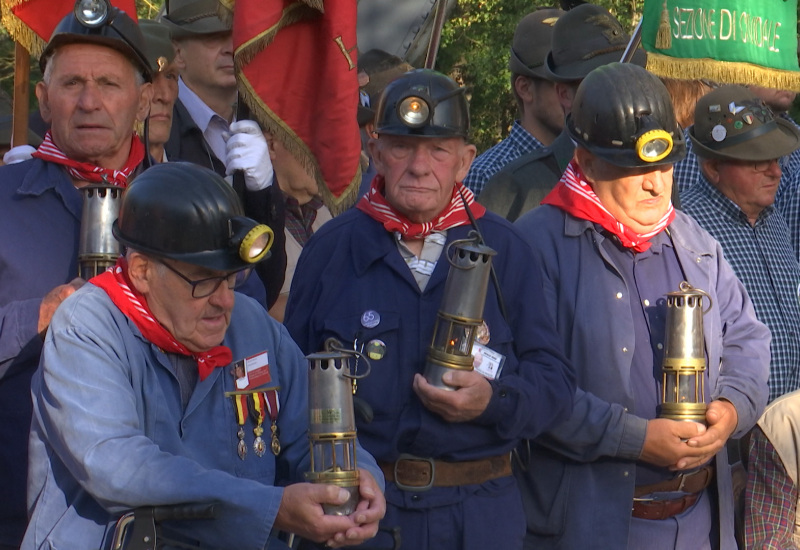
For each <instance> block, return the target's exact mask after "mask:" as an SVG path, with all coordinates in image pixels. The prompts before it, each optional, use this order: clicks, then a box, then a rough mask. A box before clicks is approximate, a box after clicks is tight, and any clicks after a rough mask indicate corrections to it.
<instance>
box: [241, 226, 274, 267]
mask: <svg viewBox="0 0 800 550" xmlns="http://www.w3.org/2000/svg"><path fill="white" fill-rule="evenodd" d="M274 239H275V235H274V234H273V233H272V229H270V228H269V226H267V225H263V224H260V225H257V226H255V227H254V228H252V229H251V230H250V231H248V232H247V234H246V235H245V236H244V238H243V239H242V242H241V244H240V245H239V257H240V258H241V259H242V260H244V261H245V262H247V263H250V264H254V263H256V262H259V261H261V260H263V259H264V257H265V256H266V255H267V253H268V252H269V249H270V248H272V242H273V240H274Z"/></svg>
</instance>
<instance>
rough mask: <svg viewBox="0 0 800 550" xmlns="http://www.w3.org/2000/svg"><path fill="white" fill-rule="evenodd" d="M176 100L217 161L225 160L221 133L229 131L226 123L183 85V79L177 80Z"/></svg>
mask: <svg viewBox="0 0 800 550" xmlns="http://www.w3.org/2000/svg"><path fill="white" fill-rule="evenodd" d="M178 99H180V100H181V102H182V103H183V106H184V107H186V110H187V111H188V112H189V114H190V115H191V117H192V120H194V123H195V124H197V127H198V128H200V130H201V131H202V132H203V137H204V138H205V139H206V143H208V146H209V147H211V151H212V152H213V153H214V154H215V155H216V156H217V158H218V159H220V160H224V159H225V138H223V137H222V135H223V132H227V131H229V130H230V124H228V121H227V120H225V119H224V118H222V117H221V116H219V115H218V114H217V113H215V112H214V111H213V110H212V109H211V107H209V106H208V105H206V104H205V102H204V101H203V100H202V99H200V96H198V95H197V94H196V93H194V92H193V91H192V90H190V89H189V87H188V86H187V85H186V84H184V82H183V79H182V78H179V79H178Z"/></svg>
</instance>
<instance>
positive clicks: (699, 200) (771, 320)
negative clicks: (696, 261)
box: [681, 177, 800, 401]
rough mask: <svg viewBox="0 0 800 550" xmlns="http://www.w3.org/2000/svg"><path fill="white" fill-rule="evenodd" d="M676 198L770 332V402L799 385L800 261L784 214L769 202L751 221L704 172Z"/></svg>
mask: <svg viewBox="0 0 800 550" xmlns="http://www.w3.org/2000/svg"><path fill="white" fill-rule="evenodd" d="M681 200H682V203H683V210H684V211H685V212H686V213H688V214H689V215H690V216H692V217H694V218H695V219H696V220H697V222H698V223H699V224H700V225H701V226H702V227H703V228H704V229H705V230H706V231H708V232H709V233H711V235H712V236H713V237H714V238H716V239H717V240H718V241H719V242H720V244H721V245H722V249H723V251H724V253H725V257H726V259H727V260H728V262H729V263H730V264H731V267H733V270H734V272H735V273H736V276H737V277H738V278H739V280H741V281H742V283H743V284H744V286H745V288H747V292H748V294H750V297H751V299H752V300H753V305H754V307H755V310H756V316H757V317H758V319H759V320H760V321H761V322H763V323H764V324H765V325H767V327H769V329H770V331H771V332H772V342H771V344H770V352H771V354H772V360H771V363H770V376H769V390H770V392H769V393H770V395H769V398H770V401H771V400H773V399H775V398H776V397H778V396H780V395H783V394H785V393H788V392H790V391H793V390H796V389H798V388H800V303H799V302H798V295H797V290H798V283H800V263H798V260H797V256H796V254H795V253H794V250H793V248H792V245H791V240H790V238H789V229H788V227H787V226H786V222H785V221H784V219H783V217H782V216H781V215H780V213H779V212H778V211H777V210H775V208H774V207H772V206H770V207H767V208H765V209H764V211H763V212H761V214H759V216H758V218H757V219H756V223H755V225H753V226H751V225H750V223H749V221H748V219H747V216H746V215H745V214H744V213H743V212H742V210H741V209H740V208H739V207H738V206H737V205H736V204H735V203H734V202H733V201H731V200H730V199H728V198H727V197H726V196H725V195H723V194H722V193H721V192H720V191H719V190H718V189H716V188H715V187H713V186H712V185H711V184H710V183H709V182H708V180H707V179H706V178H705V177H702V178H701V180H700V182H699V183H698V184H697V185H695V186H693V187H692V189H690V190H689V191H687V192H686V193H685V194H684V196H683V197H682V199H681Z"/></svg>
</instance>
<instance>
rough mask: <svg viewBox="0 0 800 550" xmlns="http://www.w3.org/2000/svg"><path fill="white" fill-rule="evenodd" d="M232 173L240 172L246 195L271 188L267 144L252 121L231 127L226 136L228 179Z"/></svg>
mask: <svg viewBox="0 0 800 550" xmlns="http://www.w3.org/2000/svg"><path fill="white" fill-rule="evenodd" d="M236 170H241V171H242V172H244V183H245V185H246V186H247V190H248V191H260V190H262V189H266V188H267V187H269V186H270V185H272V175H273V174H274V170H273V168H272V161H271V160H270V158H269V148H268V147H267V140H266V138H264V134H263V132H262V131H261V128H260V127H259V126H258V123H257V122H255V121H253V120H238V121H236V122H234V123H233V124H231V130H230V134H229V135H228V136H227V137H226V139H225V174H227V175H229V176H230V175H231V174H233V173H234V172H235V171H236Z"/></svg>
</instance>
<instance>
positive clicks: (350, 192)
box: [221, 0, 361, 216]
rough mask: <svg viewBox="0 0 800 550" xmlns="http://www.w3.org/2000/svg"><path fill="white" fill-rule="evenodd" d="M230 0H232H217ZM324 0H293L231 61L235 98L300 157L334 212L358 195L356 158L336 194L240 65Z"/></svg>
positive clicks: (312, 12)
mask: <svg viewBox="0 0 800 550" xmlns="http://www.w3.org/2000/svg"><path fill="white" fill-rule="evenodd" d="M221 1H228V2H233V1H234V0H221ZM323 1H324V0H303V1H302V2H296V3H294V4H291V5H290V6H289V7H288V8H286V9H285V10H284V12H283V14H282V15H281V18H280V20H279V21H278V22H277V23H276V24H275V25H273V26H272V27H270V28H268V29H265V30H264V32H262V33H260V34H258V35H257V36H255V37H253V38H251V39H250V40H248V41H247V42H245V43H244V44H242V45H241V46H239V47H238V48H237V49H236V51H235V52H234V54H233V56H234V65H235V67H236V79H237V81H238V84H239V98H240V101H244V103H245V105H247V107H248V108H249V109H250V113H251V115H252V116H253V118H255V120H256V121H258V123H259V124H261V127H262V128H264V129H265V130H266V131H267V132H269V133H270V134H272V136H273V137H274V138H275V139H277V140H278V141H280V142H281V143H282V144H283V146H284V147H285V148H286V150H287V151H288V152H289V153H291V154H292V155H294V156H295V157H296V158H297V159H298V160H300V162H301V164H302V165H303V168H304V169H305V170H306V172H308V174H309V175H311V176H312V177H313V178H314V180H315V181H316V182H317V187H318V189H319V192H320V197H321V198H322V201H323V202H324V203H325V206H327V207H328V209H329V210H330V211H331V214H332V215H334V216H337V215H339V214H341V213H342V212H344V211H345V210H347V209H348V208H350V207H351V206H352V205H353V204H354V203H355V201H356V199H357V198H358V189H359V187H360V185H361V166H360V162H359V160H360V159H359V160H356V163H357V166H356V173H355V176H354V177H353V179H352V180H351V182H350V183H349V184H348V186H347V188H346V189H345V190H344V192H343V193H342V194H341V195H340V196H339V197H336V196H334V195H333V193H332V192H331V190H330V189H329V188H328V186H327V185H326V184H325V180H324V179H323V177H322V170H321V169H320V167H319V163H318V162H317V159H316V157H315V156H314V154H313V153H312V152H311V150H310V149H309V148H308V146H307V145H306V144H305V143H304V142H303V140H302V139H300V138H299V137H298V136H297V134H296V133H295V132H294V131H293V130H292V129H291V128H290V127H289V126H287V125H286V124H285V123H284V122H283V121H282V120H281V119H280V118H279V117H278V115H276V114H275V112H274V111H272V110H271V109H270V108H269V107H267V105H266V104H265V103H264V102H263V101H262V100H261V98H260V97H259V96H258V94H257V93H256V91H255V90H254V89H253V86H252V84H250V82H249V81H248V79H247V78H246V77H245V76H244V72H243V69H244V67H245V66H246V65H247V64H248V63H250V62H251V61H252V60H253V58H255V56H256V55H258V54H259V53H260V52H261V51H262V50H263V49H264V48H266V47H267V46H268V45H269V44H270V43H271V42H272V41H273V40H274V39H275V35H276V34H277V32H278V31H280V30H281V29H283V28H285V27H288V26H290V25H293V24H295V23H297V22H299V21H302V20H305V19H309V18H313V17H319V16H321V14H322V12H323V5H322V4H323Z"/></svg>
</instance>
